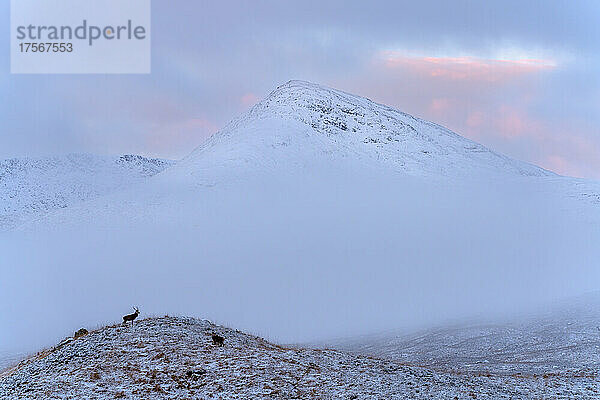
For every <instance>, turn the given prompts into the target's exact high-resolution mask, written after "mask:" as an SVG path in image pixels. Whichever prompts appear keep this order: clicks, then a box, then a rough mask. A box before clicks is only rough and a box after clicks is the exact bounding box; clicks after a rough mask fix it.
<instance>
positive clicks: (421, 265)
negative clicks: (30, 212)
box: [0, 173, 600, 352]
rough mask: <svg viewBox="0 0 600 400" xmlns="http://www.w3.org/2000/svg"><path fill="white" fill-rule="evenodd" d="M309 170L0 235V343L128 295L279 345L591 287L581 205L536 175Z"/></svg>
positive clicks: (519, 305)
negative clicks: (442, 176)
mask: <svg viewBox="0 0 600 400" xmlns="http://www.w3.org/2000/svg"><path fill="white" fill-rule="evenodd" d="M332 174H333V173H332ZM319 176H320V178H319V179H315V178H314V177H313V175H310V174H306V175H304V176H294V177H290V180H286V179H277V180H267V179H263V178H265V177H261V178H260V179H259V178H256V177H255V178H252V179H250V178H248V179H240V180H238V181H237V182H234V183H231V182H230V183H228V184H219V183H217V184H215V185H214V186H212V187H204V186H202V187H200V186H193V185H189V184H187V183H186V184H183V183H182V182H178V183H165V182H163V183H162V185H163V186H161V187H160V189H157V188H156V187H155V186H156V185H155V186H153V187H150V186H148V187H146V188H145V189H144V190H139V189H138V190H137V191H136V192H135V193H134V192H126V193H121V194H118V195H113V196H110V197H106V198H103V199H98V200H95V201H93V202H89V203H86V204H84V205H82V206H80V207H78V208H72V209H65V210H62V211H60V212H59V213H56V214H54V215H51V216H49V217H48V218H46V219H43V220H41V221H40V222H38V225H34V226H32V227H30V229H29V230H28V231H26V232H12V233H4V234H2V235H3V236H2V239H1V240H0V254H2V262H1V264H0V265H1V267H0V268H1V273H2V277H3V278H2V281H1V282H0V337H1V338H2V341H1V344H0V352H15V351H35V350H36V349H38V348H39V347H41V346H47V345H52V344H54V343H56V342H57V341H59V340H60V339H62V338H63V337H64V336H66V335H72V333H73V332H74V331H75V330H76V329H78V328H80V327H82V326H84V327H87V328H90V327H92V328H93V327H94V326H99V325H103V324H106V323H116V322H120V320H121V315H122V314H124V313H127V312H129V311H130V309H131V306H133V305H137V306H139V307H140V310H141V312H142V315H141V317H144V316H148V315H162V314H171V315H191V316H196V317H201V318H208V319H211V320H213V321H214V322H217V323H222V324H226V325H230V326H232V327H235V328H238V329H242V330H246V331H248V332H251V333H256V334H259V335H262V336H265V337H267V338H269V339H272V340H275V341H277V342H285V343H289V342H306V341H317V340H323V339H327V338H331V337H341V336H352V335H358V334H364V333H370V332H377V331H382V330H389V329H403V330H410V329H413V328H416V327H423V326H429V325H433V324H440V323H443V322H445V321H451V320H453V319H458V318H463V317H473V316H485V317H490V316H494V315H496V314H503V315H506V314H509V315H510V314H511V313H517V312H519V311H520V310H523V309H526V308H528V307H532V306H535V305H538V304H541V303H543V302H547V301H551V300H553V299H556V298H560V297H563V296H569V295H574V294H578V293H583V292H586V291H591V290H595V289H597V282H598V278H600V270H598V268H597V260H598V259H600V257H599V256H600V250H599V248H598V247H599V246H597V245H598V241H597V238H598V237H600V229H599V227H598V225H596V224H594V223H592V222H590V221H589V220H588V219H586V216H587V215H589V212H590V210H592V208H589V209H588V208H586V207H587V206H586V205H583V204H580V203H576V202H574V201H571V200H567V199H565V198H564V196H561V195H550V194H549V193H552V190H549V189H548V187H547V186H545V184H542V183H539V182H542V181H535V182H538V183H532V182H534V181H533V180H520V181H513V182H502V183H494V182H484V181H478V182H472V183H469V184H461V185H460V186H455V185H451V184H448V183H447V182H446V183H436V182H429V183H423V181H422V180H420V179H417V178H407V177H401V176H399V175H389V176H387V175H386V176H382V175H372V174H367V173H365V174H363V175H361V174H343V173H342V174H338V175H328V176H323V175H322V174H321V175H319ZM134 194H135V195H134ZM575 205H577V207H579V206H581V208H577V207H575V208H574V206H575Z"/></svg>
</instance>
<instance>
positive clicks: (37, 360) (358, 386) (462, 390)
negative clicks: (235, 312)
mask: <svg viewBox="0 0 600 400" xmlns="http://www.w3.org/2000/svg"><path fill="white" fill-rule="evenodd" d="M213 333H217V334H219V335H222V336H223V337H224V338H225V345H224V346H223V347H219V346H215V345H213V344H212V341H211V335H212V334H213ZM599 383H600V381H599V380H598V378H597V377H596V376H595V375H594V376H591V375H590V376H577V377H573V376H560V375H557V376H546V377H532V376H523V377H501V376H493V375H489V376H478V375H469V374H447V373H441V372H434V371H431V370H428V369H425V368H417V367H408V366H404V365H401V364H397V363H394V362H389V361H382V360H378V359H375V358H369V357H361V356H353V355H350V354H346V353H343V352H338V351H333V350H311V349H300V348H284V347H280V346H277V345H274V344H271V343H269V342H266V341H265V340H263V339H261V338H258V337H255V336H251V335H247V334H244V333H242V332H239V331H234V330H232V329H228V328H224V327H220V326H216V325H213V324H211V323H210V322H207V321H201V320H196V319H191V318H173V317H163V318H150V319H146V320H143V321H140V322H138V323H137V324H136V325H134V326H133V327H125V326H122V325H115V326H110V327H106V328H102V329H99V330H97V331H94V332H92V333H90V334H88V335H86V336H83V337H81V338H79V339H75V340H71V341H70V342H68V343H66V344H63V345H62V346H58V347H56V348H54V349H50V350H47V351H44V352H41V353H39V354H38V355H36V356H34V357H32V358H30V359H29V360H26V361H23V362H22V363H21V364H19V365H18V366H17V367H15V368H13V369H11V370H8V371H5V372H4V373H2V374H1V375H0V397H1V398H19V399H39V398H48V399H50V398H57V399H75V398H85V399H115V398H117V399H119V398H123V399H140V398H144V399H172V398H178V399H202V398H219V399H256V398H272V399H292V398H301V399H381V398H385V399H407V398H410V399H474V398H477V399H501V398H505V399H508V398H511V399H531V398H541V397H544V398H558V397H565V398H578V399H586V398H590V399H591V398H594V397H597V396H598V395H599V389H598V387H599V386H598V384H599Z"/></svg>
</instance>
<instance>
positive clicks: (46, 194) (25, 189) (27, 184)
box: [0, 154, 173, 229]
mask: <svg viewBox="0 0 600 400" xmlns="http://www.w3.org/2000/svg"><path fill="white" fill-rule="evenodd" d="M172 164H173V163H172V162H171V161H167V160H160V159H150V158H145V157H142V156H137V155H123V156H120V157H105V156H93V155H87V154H69V155H66V156H60V157H50V158H16V159H9V160H4V161H0V229H2V228H3V227H10V226H14V225H17V224H19V223H21V222H23V221H25V220H27V219H31V218H34V217H36V216H38V215H39V214H41V213H46V212H48V211H51V210H54V209H58V208H65V207H68V206H70V205H73V204H76V203H79V202H81V201H84V200H88V199H92V198H94V197H98V196H101V195H104V194H108V193H111V192H113V191H115V190H117V189H119V188H124V187H127V186H129V185H133V184H136V183H140V182H142V181H144V180H145V179H146V178H148V177H150V176H153V175H155V174H157V173H159V172H161V171H163V170H164V169H165V168H167V167H169V166H170V165H172Z"/></svg>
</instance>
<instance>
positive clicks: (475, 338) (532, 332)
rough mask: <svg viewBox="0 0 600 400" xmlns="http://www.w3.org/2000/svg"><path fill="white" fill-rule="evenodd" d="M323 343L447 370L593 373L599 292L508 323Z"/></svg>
mask: <svg viewBox="0 0 600 400" xmlns="http://www.w3.org/2000/svg"><path fill="white" fill-rule="evenodd" d="M326 346H328V347H335V348H339V349H343V350H346V351H351V352H354V353H356V354H364V355H372V356H376V357H381V358H384V359H389V360H394V361H397V362H402V363H408V364H416V365H424V366H428V367H431V368H436V369H443V370H446V371H448V370H453V371H457V372H459V371H460V372H466V371H471V372H490V373H501V374H518V373H523V374H540V375H543V374H552V373H564V372H567V371H569V372H570V373H572V374H596V373H597V372H598V371H599V370H600V296H599V295H598V294H594V295H592V294H590V295H585V296H581V297H578V298H576V299H569V300H566V301H561V302H560V303H558V304H554V305H553V306H552V307H545V308H544V309H542V310H539V311H538V312H536V313H535V314H533V315H528V316H523V317H521V318H519V319H513V320H512V321H511V320H509V321H508V322H506V321H502V320H498V321H496V322H495V323H488V324H481V323H479V324H456V325H453V326H444V327H439V328H435V329H426V330H424V331H421V332H417V333H411V334H397V335H394V334H380V335H370V336H366V337H362V338H355V339H347V340H342V341H339V342H332V343H328V344H326Z"/></svg>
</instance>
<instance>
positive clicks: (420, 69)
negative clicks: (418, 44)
mask: <svg viewBox="0 0 600 400" xmlns="http://www.w3.org/2000/svg"><path fill="white" fill-rule="evenodd" d="M380 58H381V59H382V60H383V64H384V66H385V68H387V69H390V70H394V69H407V70H409V71H410V72H412V73H415V74H418V75H421V76H425V77H429V78H432V79H445V80H453V81H461V80H470V81H482V82H498V81H502V80H506V79H509V78H511V77H516V76H520V75H524V74H530V73H535V72H540V71H544V70H549V69H553V68H555V67H556V63H555V62H553V61H552V60H543V59H514V60H509V59H484V58H476V57H411V56H406V55H403V54H402V53H399V52H394V51H386V52H382V53H381V54H380Z"/></svg>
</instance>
